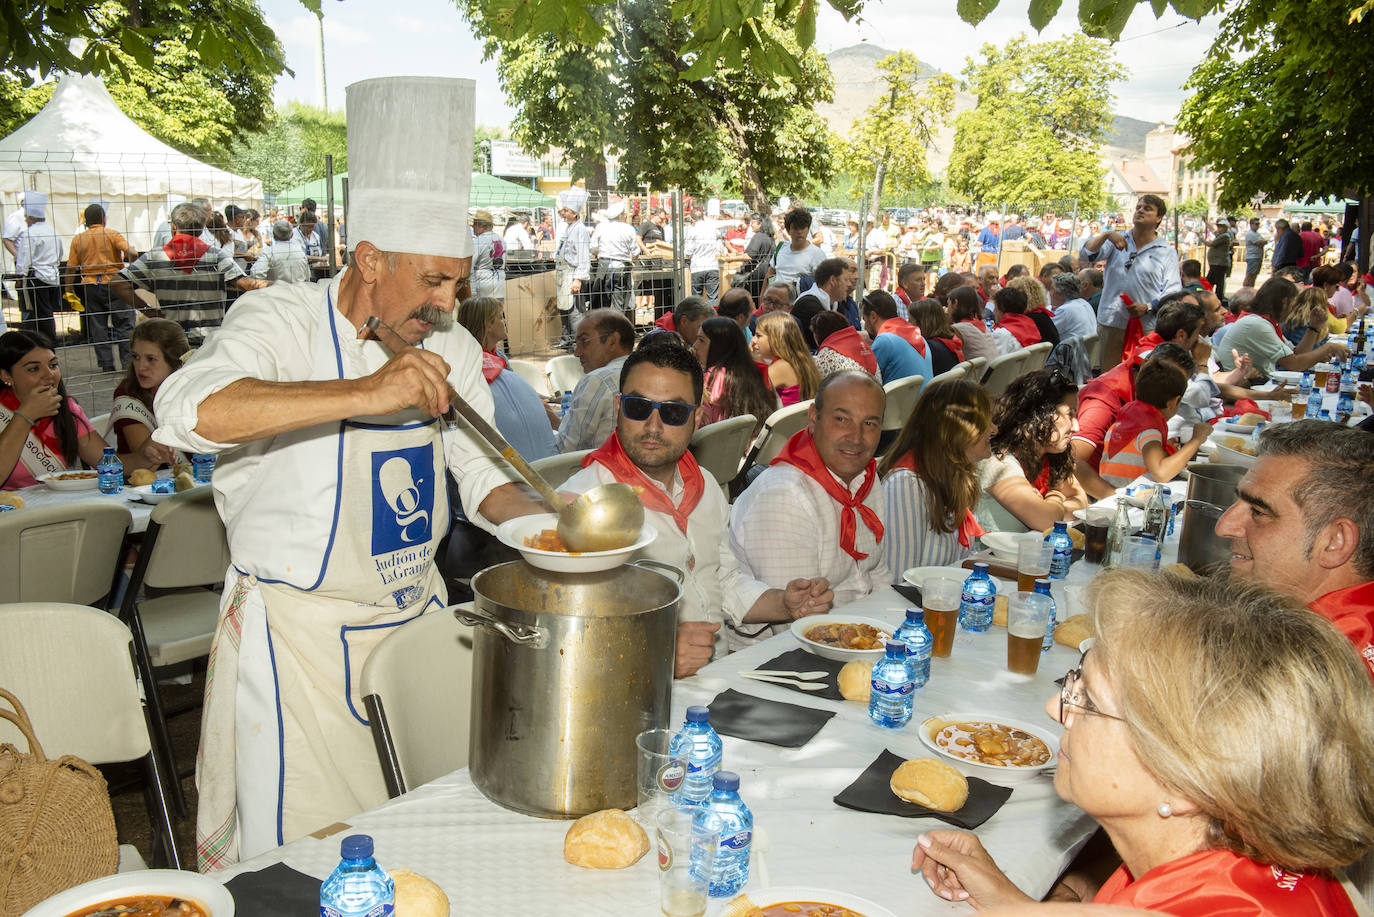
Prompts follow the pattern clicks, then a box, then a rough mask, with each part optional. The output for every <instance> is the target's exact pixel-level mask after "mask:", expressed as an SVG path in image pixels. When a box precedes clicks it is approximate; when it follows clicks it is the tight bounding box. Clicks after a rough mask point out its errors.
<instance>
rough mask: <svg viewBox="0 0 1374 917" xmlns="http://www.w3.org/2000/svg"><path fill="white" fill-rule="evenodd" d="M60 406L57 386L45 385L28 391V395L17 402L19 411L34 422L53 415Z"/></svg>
mask: <svg viewBox="0 0 1374 917" xmlns="http://www.w3.org/2000/svg"><path fill="white" fill-rule="evenodd" d="M60 407H62V396H61V395H59V394H58V393H57V386H55V385H45V386H43V387H42V388H36V389H34V390H33V391H31V392H29V396H28V397H27V398H25V399H24V400H23V401H21V402H19V413H20V414H23V415H24V416H25V417H27V418H28V419H29V420H32V421H35V422H36V421H38V420H41V419H42V418H44V417H52V416H54V415H55V414H57V410H58V408H60Z"/></svg>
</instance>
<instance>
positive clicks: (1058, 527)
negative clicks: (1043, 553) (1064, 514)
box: [1054, 520, 1069, 532]
mask: <svg viewBox="0 0 1374 917" xmlns="http://www.w3.org/2000/svg"><path fill="white" fill-rule="evenodd" d="M1054 530H1055V531H1056V532H1067V531H1068V530H1069V524H1068V523H1067V522H1064V521H1062V520H1057V521H1056V522H1055V523H1054Z"/></svg>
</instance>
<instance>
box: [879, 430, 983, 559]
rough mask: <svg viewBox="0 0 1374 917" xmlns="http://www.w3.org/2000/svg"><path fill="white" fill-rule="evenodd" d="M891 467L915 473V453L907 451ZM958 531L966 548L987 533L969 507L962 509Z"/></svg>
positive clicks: (960, 541)
mask: <svg viewBox="0 0 1374 917" xmlns="http://www.w3.org/2000/svg"><path fill="white" fill-rule="evenodd" d="M892 468H893V469H897V468H905V469H906V470H907V471H910V472H911V473H912V474H917V471H916V455H915V453H913V452H908V453H907V454H906V455H904V456H902V457H901V458H899V459H898V460H897V461H895V462H893V463H892ZM958 532H959V543H960V544H961V545H963V546H964V547H966V548H970V547H973V539H975V538H977V537H978V536H979V535H986V534H987V530H986V529H984V528H983V527H982V526H981V525H979V524H978V520H977V519H976V518H975V517H974V515H973V510H971V509H966V510H964V518H963V521H961V522H960V523H959V529H958Z"/></svg>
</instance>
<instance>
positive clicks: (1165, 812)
mask: <svg viewBox="0 0 1374 917" xmlns="http://www.w3.org/2000/svg"><path fill="white" fill-rule="evenodd" d="M1155 811H1157V812H1158V813H1159V817H1160V818H1168V817H1169V816H1170V815H1173V814H1174V807H1173V806H1171V805H1169V804H1168V803H1167V802H1161V803H1160V804H1159V808H1158V809H1156V810H1155Z"/></svg>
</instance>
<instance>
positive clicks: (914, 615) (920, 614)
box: [906, 608, 926, 622]
mask: <svg viewBox="0 0 1374 917" xmlns="http://www.w3.org/2000/svg"><path fill="white" fill-rule="evenodd" d="M906 619H907V620H908V621H912V622H915V621H922V622H924V621H925V619H926V613H925V612H924V611H922V610H921V609H919V608H908V609H907V610H906Z"/></svg>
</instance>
